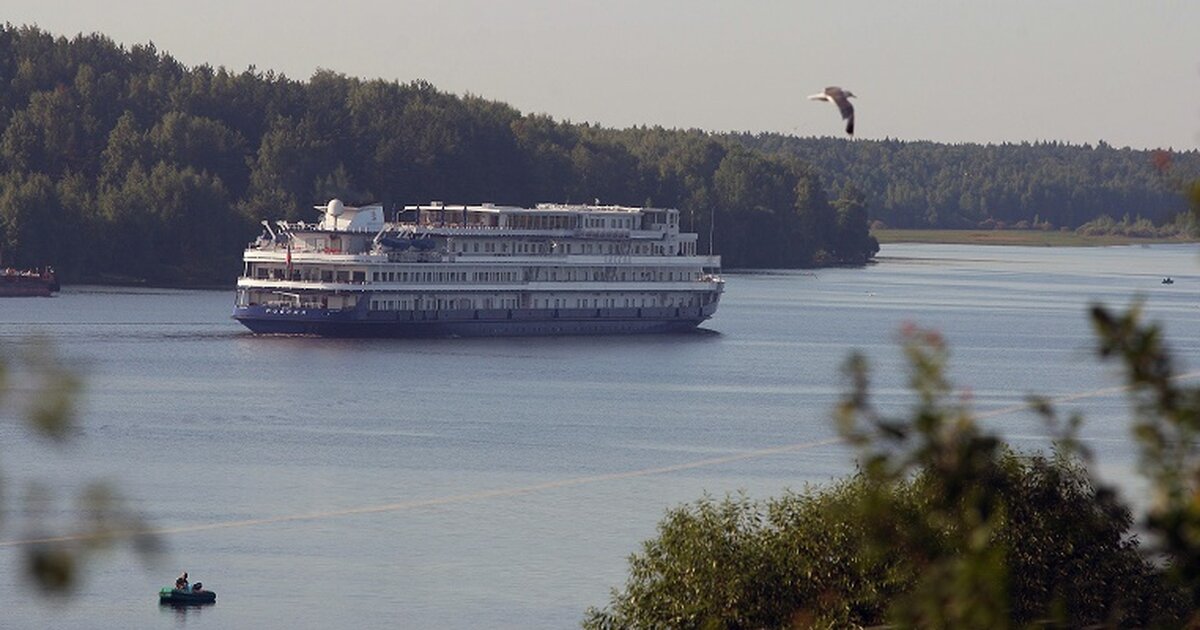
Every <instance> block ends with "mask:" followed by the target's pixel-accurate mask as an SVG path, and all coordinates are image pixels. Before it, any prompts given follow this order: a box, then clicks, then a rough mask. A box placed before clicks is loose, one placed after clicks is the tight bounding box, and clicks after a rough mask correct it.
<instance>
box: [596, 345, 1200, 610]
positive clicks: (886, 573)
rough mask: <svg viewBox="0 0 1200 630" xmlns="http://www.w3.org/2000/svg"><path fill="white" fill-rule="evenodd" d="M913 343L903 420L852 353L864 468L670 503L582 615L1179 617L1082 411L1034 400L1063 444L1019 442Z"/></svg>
mask: <svg viewBox="0 0 1200 630" xmlns="http://www.w3.org/2000/svg"><path fill="white" fill-rule="evenodd" d="M905 339H906V343H905V351H906V354H907V356H908V361H909V366H910V385H911V387H912V389H913V391H914V393H915V394H916V404H915V406H914V408H913V409H912V410H911V412H910V413H909V414H907V415H905V416H903V417H898V418H897V417H888V416H886V415H883V414H881V413H880V412H878V411H877V410H875V409H874V408H873V406H872V405H871V403H870V387H869V382H870V379H869V373H868V370H867V368H866V363H865V361H864V360H863V359H862V357H860V356H854V357H852V358H851V359H850V360H849V361H848V363H847V374H848V376H849V377H850V381H851V384H852V385H851V388H850V391H849V392H848V394H847V395H846V397H845V399H844V401H843V403H842V404H841V405H840V407H839V409H838V414H837V415H838V420H839V425H840V427H841V430H842V434H843V436H844V437H845V439H846V440H847V441H848V442H849V443H850V444H852V445H854V446H855V447H856V448H857V449H858V450H859V453H860V456H859V465H860V470H859V473H858V474H857V475H855V476H854V477H852V478H851V479H848V480H846V481H843V482H840V483H838V484H836V485H834V486H832V487H828V488H823V489H812V488H809V489H808V490H806V492H804V493H802V494H788V495H786V496H784V497H783V498H779V499H772V500H769V501H767V502H765V503H753V502H750V501H748V500H747V499H746V498H744V497H740V498H738V499H726V500H724V501H722V502H716V501H713V500H712V499H704V500H702V501H700V502H698V503H696V504H695V505H691V506H684V507H681V508H677V509H675V510H672V511H671V512H670V513H668V515H667V517H666V518H665V519H664V520H663V521H662V522H661V523H660V524H659V535H658V536H657V537H656V538H655V539H652V540H650V541H648V542H646V543H644V545H643V548H642V551H641V553H639V554H636V555H634V556H633V557H632V558H631V559H630V575H629V578H628V581H627V582H626V585H625V587H624V588H623V589H622V590H620V591H615V592H614V593H613V596H612V601H611V602H610V604H609V606H608V607H607V608H606V609H603V610H598V609H592V610H589V611H588V615H587V618H586V620H585V622H584V625H585V626H587V627H590V628H667V627H670V628H789V627H864V626H877V625H881V624H887V625H890V626H895V627H921V628H1006V627H1023V626H1031V625H1057V626H1066V627H1081V626H1106V627H1147V626H1164V627H1172V626H1176V625H1179V623H1180V622H1181V621H1182V619H1183V618H1184V616H1185V614H1186V613H1185V611H1186V610H1188V601H1187V596H1186V593H1185V591H1184V590H1182V589H1180V588H1179V587H1178V586H1176V585H1175V584H1174V583H1171V582H1169V581H1168V580H1167V576H1166V574H1165V572H1164V571H1163V570H1161V569H1160V568H1159V566H1158V565H1157V564H1155V563H1153V562H1151V561H1150V560H1148V559H1147V558H1146V557H1145V556H1144V555H1143V554H1142V553H1141V550H1140V548H1139V543H1138V539H1137V537H1136V536H1135V535H1133V534H1132V532H1131V531H1130V527H1131V525H1132V523H1133V520H1132V517H1131V515H1130V512H1129V510H1128V509H1127V508H1126V507H1124V506H1123V505H1121V504H1120V503H1119V502H1118V501H1117V500H1116V497H1115V495H1114V494H1113V493H1112V492H1111V491H1110V490H1108V489H1106V488H1102V487H1097V485H1096V484H1095V483H1094V482H1093V481H1092V479H1091V477H1090V475H1089V473H1088V470H1087V467H1086V465H1085V460H1086V453H1085V452H1083V451H1082V450H1081V449H1080V447H1079V445H1078V443H1077V442H1076V441H1075V440H1074V438H1073V431H1074V429H1075V427H1076V426H1077V424H1078V420H1077V419H1076V420H1073V421H1072V422H1069V423H1067V425H1066V426H1065V427H1060V423H1059V422H1058V421H1057V419H1056V418H1055V417H1054V416H1053V413H1052V411H1051V410H1050V409H1049V407H1048V406H1047V405H1045V404H1044V403H1036V401H1035V407H1036V408H1038V409H1039V410H1041V411H1042V412H1043V413H1044V414H1046V417H1047V421H1048V426H1049V427H1050V428H1051V429H1052V430H1054V431H1055V432H1057V433H1059V434H1060V440H1059V449H1058V451H1057V452H1056V453H1055V454H1054V455H1052V456H1049V457H1047V456H1044V455H1040V454H1022V453H1016V452H1013V451H1012V450H1010V449H1009V448H1008V447H1007V446H1006V445H1005V444H1004V443H1003V442H1002V441H1001V440H1000V439H999V438H998V437H996V436H995V435H993V434H991V433H990V432H988V431H986V430H985V429H983V428H982V427H980V426H979V425H978V424H977V423H976V422H975V420H974V419H973V416H972V414H971V412H970V410H969V408H968V407H967V406H966V405H965V404H964V403H963V402H961V401H960V400H958V399H957V398H956V397H955V395H954V390H953V387H952V385H951V384H950V382H949V381H948V380H947V378H946V376H945V368H946V364H947V361H948V352H947V349H946V348H945V346H944V344H943V342H942V339H941V338H940V337H939V336H938V335H937V334H936V333H933V332H930V331H924V330H920V329H916V328H910V329H908V330H907V331H906V333H905ZM1197 522H1200V521H1197ZM1198 566H1200V565H1198Z"/></svg>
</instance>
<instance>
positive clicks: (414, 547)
mask: <svg viewBox="0 0 1200 630" xmlns="http://www.w3.org/2000/svg"><path fill="white" fill-rule="evenodd" d="M1197 253H1198V252H1197V249H1196V248H1195V246H1190V245H1178V246H1176V245H1161V246H1160V245H1155V246H1151V247H1136V246H1135V247H1105V248H1028V247H986V246H958V245H887V246H885V247H884V249H883V251H882V252H881V257H880V261H879V263H878V264H875V265H871V266H869V267H866V268H861V269H827V270H818V271H815V272H803V271H778V272H756V273H736V272H733V273H727V274H726V279H727V290H726V294H725V296H724V298H723V300H722V304H721V307H720V309H719V310H718V313H717V315H716V317H714V318H713V319H712V320H710V321H709V322H706V324H705V325H704V327H703V330H702V331H700V332H698V333H696V334H686V335H668V336H644V337H643V336H630V337H593V338H589V337H563V338H536V339H440V340H328V339H305V338H262V337H254V336H252V335H250V334H248V333H247V332H246V331H245V330H243V329H242V328H241V327H240V326H239V325H238V324H237V323H236V322H234V321H233V320H231V319H230V318H229V313H230V311H231V308H232V303H233V292H232V290H229V291H191V290H155V289H128V288H116V287H100V286H68V287H65V288H64V290H63V291H62V293H61V294H60V295H58V296H57V297H54V298H50V299H44V298H41V299H39V298H23V299H8V300H4V301H2V302H0V343H3V346H0V348H4V349H5V351H7V352H9V353H16V352H21V351H23V350H25V349H28V348H31V347H33V345H34V344H35V341H34V340H35V339H39V338H40V339H43V340H45V339H48V340H50V341H51V342H52V343H53V345H54V347H55V348H56V350H57V352H58V353H59V354H60V355H61V356H63V357H64V358H65V359H66V363H67V364H68V365H70V366H72V367H73V368H74V369H75V370H77V371H78V372H80V373H81V375H82V376H83V378H84V382H85V383H86V389H85V391H84V393H83V394H82V396H81V400H80V403H79V426H78V429H77V431H75V435H74V436H73V438H72V439H71V440H70V441H69V442H68V443H67V444H65V445H62V446H57V445H53V444H49V443H47V442H46V441H45V440H43V439H41V438H38V437H36V436H34V435H32V434H31V433H30V432H29V430H28V428H27V427H25V426H24V424H23V423H21V422H19V421H18V420H17V416H18V414H17V413H15V411H14V405H13V404H9V405H7V406H4V407H2V408H0V414H2V415H0V473H2V474H3V477H2V480H3V482H4V485H3V491H4V493H3V497H4V500H5V501H6V502H7V504H6V505H7V507H8V508H10V511H9V512H8V513H7V514H6V517H5V519H4V520H3V521H0V543H3V546H0V601H2V602H3V613H0V614H2V615H3V622H2V623H3V625H4V626H5V627H15V628H49V627H54V628H95V627H109V628H116V627H131V628H132V627H138V628H149V627H189V628H231V627H240V628H305V627H307V628H331V627H345V628H351V627H354V628H368V627H409V628H478V627H488V628H570V627H575V626H577V625H578V623H579V621H580V619H581V618H582V617H583V614H584V611H585V610H586V608H587V607H588V606H599V605H603V604H605V603H606V601H607V599H608V594H609V589H611V588H613V587H617V586H619V585H620V584H622V583H623V581H624V579H625V575H626V569H627V565H626V561H627V560H626V559H627V557H628V555H629V554H631V553H633V552H635V551H637V549H638V548H639V545H640V543H641V542H642V541H643V540H646V539H648V538H650V537H652V536H653V535H654V533H655V526H656V524H657V522H658V521H659V519H661V517H662V516H663V514H664V512H665V510H667V509H669V508H671V507H673V506H677V505H679V504H682V503H686V502H690V501H694V500H696V499H698V498H700V497H702V496H704V495H705V494H708V495H711V496H715V497H721V496H724V495H726V494H730V493H738V492H745V493H747V494H748V495H749V496H751V497H752V498H766V497H769V496H773V495H777V494H779V493H781V492H783V491H784V490H785V489H787V488H793V489H802V488H803V487H804V484H806V483H816V484H820V483H823V482H827V481H829V480H830V479H834V478H838V477H841V476H844V475H846V474H848V473H850V472H851V471H852V470H853V466H854V464H853V454H852V452H850V451H849V450H848V449H847V448H845V447H843V446H841V445H840V444H838V443H836V441H835V440H833V438H835V437H836V431H835V428H834V426H833V423H832V421H831V409H832V407H833V406H834V404H835V403H836V402H837V400H838V398H839V396H840V395H841V394H842V393H843V392H844V391H845V389H846V382H845V379H844V377H843V376H842V374H841V371H840V369H841V366H842V364H843V362H844V361H845V359H846V357H847V356H848V354H849V353H850V352H851V351H854V350H858V351H861V352H863V353H864V354H865V355H866V356H867V357H868V359H869V360H870V362H871V365H872V369H873V374H874V383H873V393H874V396H875V400H876V402H877V403H878V404H879V405H880V406H881V407H882V408H884V409H887V410H892V411H895V412H897V413H902V412H903V410H904V409H905V408H907V405H908V404H909V403H910V402H911V398H910V395H909V393H908V391H907V389H906V386H905V383H906V380H905V374H904V371H903V361H902V355H901V353H900V351H899V346H898V338H899V330H900V329H901V327H902V326H904V325H905V324H906V323H912V324H917V325H920V326H923V327H929V328H933V329H936V330H938V331H940V332H941V333H942V334H943V335H944V336H945V337H946V339H947V341H948V343H949V344H950V348H951V360H950V376H951V378H952V380H953V381H954V382H955V383H956V384H957V385H958V386H959V388H960V389H961V391H962V395H963V397H964V399H966V400H969V401H970V404H971V405H972V406H973V407H974V408H975V409H976V410H977V411H979V412H980V413H981V414H983V415H984V416H986V419H985V420H983V422H985V423H986V424H988V425H989V426H992V427H995V428H996V429H997V430H998V431H1000V432H1002V433H1003V434H1004V435H1005V436H1006V437H1008V439H1009V440H1010V441H1012V442H1013V443H1014V444H1015V445H1016V446H1017V447H1019V448H1024V449H1035V448H1045V447H1046V446H1047V445H1048V442H1047V437H1046V436H1047V431H1046V429H1045V428H1044V427H1043V426H1042V424H1041V422H1040V420H1038V419H1037V418H1036V417H1034V416H1033V415H1032V414H1031V413H1028V412H1010V413H994V412H996V411H997V410H1002V409H1005V408H1007V407H1010V406H1013V405H1017V404H1019V403H1021V402H1022V401H1024V400H1025V399H1026V396H1027V395H1029V394H1034V393H1036V394H1042V395H1045V396H1049V397H1064V396H1073V395H1077V394H1081V393H1082V394H1087V395H1085V396H1083V397H1080V398H1078V399H1076V400H1073V401H1070V402H1064V403H1062V404H1061V405H1060V407H1061V409H1062V411H1064V412H1070V411H1081V412H1083V413H1084V414H1085V415H1086V417H1087V423H1086V424H1085V428H1084V436H1085V438H1086V442H1087V444H1088V445H1089V446H1091V447H1092V448H1093V449H1094V450H1095V451H1096V453H1097V458H1098V464H1099V468H1100V472H1101V474H1102V475H1103V476H1105V477H1106V478H1109V479H1112V480H1114V481H1116V482H1117V483H1118V484H1120V485H1121V486H1122V487H1123V488H1125V489H1126V491H1127V492H1130V491H1132V492H1131V494H1135V495H1136V494H1137V492H1136V489H1137V488H1138V482H1137V481H1136V475H1135V474H1134V454H1133V450H1132V446H1131V441H1130V439H1129V431H1128V417H1129V413H1128V406H1127V404H1126V401H1125V399H1124V398H1123V397H1122V396H1120V395H1114V394H1112V393H1111V392H1110V393H1096V392H1099V390H1103V389H1105V388H1111V387H1113V386H1114V385H1118V384H1120V376H1119V373H1118V372H1117V371H1116V370H1115V369H1114V367H1113V366H1107V365H1102V364H1100V363H1098V362H1097V361H1096V360H1095V358H1094V357H1095V351H1094V338H1093V335H1092V332H1091V328H1090V325H1089V323H1088V321H1087V318H1086V310H1087V307H1088V305H1089V304H1091V303H1093V302H1096V301H1100V302H1104V303H1106V304H1109V305H1112V306H1117V307H1126V306H1128V305H1129V304H1131V303H1132V302H1133V300H1135V299H1138V300H1141V301H1142V302H1143V303H1144V306H1143V308H1144V310H1145V312H1146V314H1147V316H1148V318H1149V319H1151V320H1154V321H1159V322H1162V323H1163V324H1164V325H1165V327H1166V330H1167V338H1168V340H1169V342H1170V344H1171V346H1172V348H1173V349H1174V350H1175V351H1176V353H1177V354H1178V355H1179V357H1180V359H1181V363H1182V366H1183V369H1184V370H1185V371H1186V370H1187V369H1188V367H1187V366H1189V365H1190V366H1193V368H1194V366H1196V365H1197V364H1200V327H1197V326H1196V322H1197V319H1198V317H1200V295H1198V294H1197V287H1200V258H1198V256H1197ZM1165 276H1171V277H1172V278H1173V279H1174V284H1171V285H1164V284H1161V282H1160V281H1161V279H1162V278H1163V277H1165ZM10 402H11V401H10ZM782 447H788V448H782ZM97 479H99V480H106V481H108V482H110V483H111V484H112V485H113V486H114V487H117V488H119V490H120V492H121V494H122V495H123V496H124V497H126V499H127V505H128V506H129V507H130V508H131V509H133V510H135V511H136V512H138V513H139V514H142V515H143V516H144V517H145V518H146V519H147V521H148V522H149V523H151V524H152V526H153V527H154V528H156V529H158V530H160V531H161V532H163V533H162V534H161V540H162V542H163V543H164V545H165V552H164V553H163V555H162V556H161V557H159V558H158V559H157V560H155V561H153V562H151V563H149V564H147V563H144V562H143V561H142V559H141V558H140V557H139V556H138V555H136V554H134V553H132V552H131V551H129V550H128V549H127V548H125V547H120V548H117V549H115V550H113V551H110V552H108V553H105V554H102V555H99V556H97V557H95V558H94V560H93V561H91V562H89V563H88V564H87V565H85V567H84V578H85V579H84V581H83V583H82V585H81V587H80V589H79V590H78V591H77V592H76V593H75V594H74V596H72V597H71V598H70V599H69V600H66V601H49V600H45V599H43V598H40V597H39V596H37V594H36V593H34V592H32V591H31V589H30V587H29V586H27V585H26V584H25V583H24V581H23V580H22V579H21V577H20V576H21V565H20V559H21V557H22V556H21V550H22V545H21V544H19V543H20V541H21V540H24V539H26V538H27V537H29V536H31V535H36V534H38V533H40V532H39V531H37V530H34V529H32V528H31V526H30V525H29V524H28V522H27V521H26V520H24V518H23V517H22V516H21V515H20V514H18V513H15V510H16V509H17V508H18V507H19V506H20V505H21V503H20V501H19V499H20V497H21V496H22V494H23V493H24V492H25V489H26V488H28V487H29V484H31V483H34V482H40V483H42V484H44V485H45V486H46V487H48V488H50V489H52V490H53V492H54V496H55V499H54V500H53V501H52V502H51V503H49V504H48V505H46V506H45V509H46V513H47V514H48V515H49V516H50V517H61V516H64V515H69V514H70V512H71V507H70V503H69V501H68V499H69V498H70V496H71V495H72V493H73V492H76V491H78V490H79V489H81V488H82V487H83V484H84V483H86V482H88V481H91V480H97ZM183 570H187V571H189V573H190V574H191V577H192V579H193V580H201V581H203V582H204V583H205V584H206V585H207V586H208V587H209V588H211V589H213V590H215V591H217V593H218V601H217V604H216V605H215V606H211V607H207V608H196V609H184V610H174V609H170V608H160V607H159V606H158V605H157V601H156V593H157V591H158V589H159V588H160V587H161V586H165V585H168V584H169V583H170V582H172V581H173V580H174V578H175V576H176V575H178V573H179V572H180V571H183Z"/></svg>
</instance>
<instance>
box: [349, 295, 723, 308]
mask: <svg viewBox="0 0 1200 630" xmlns="http://www.w3.org/2000/svg"><path fill="white" fill-rule="evenodd" d="M710 301H711V299H710V298H709V297H708V296H701V295H678V296H676V295H670V296H666V297H661V298H660V297H648V298H645V297H644V298H629V297H626V298H617V297H610V298H597V297H592V298H586V297H582V298H534V299H532V300H530V306H529V308H621V307H624V308H647V307H668V308H675V307H695V306H702V305H704V304H707V303H709V302H710ZM493 308H517V300H516V299H515V298H492V297H477V298H444V299H443V298H421V297H415V298H397V299H385V298H372V299H371V310H373V311H410V310H435V309H436V310H448V309H458V310H473V309H493Z"/></svg>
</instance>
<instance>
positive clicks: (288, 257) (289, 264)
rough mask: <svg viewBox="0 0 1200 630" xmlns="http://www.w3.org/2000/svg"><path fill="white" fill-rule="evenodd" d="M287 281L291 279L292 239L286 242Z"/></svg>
mask: <svg viewBox="0 0 1200 630" xmlns="http://www.w3.org/2000/svg"><path fill="white" fill-rule="evenodd" d="M287 279H288V280H291V279H292V239H290V238H289V239H288V242H287Z"/></svg>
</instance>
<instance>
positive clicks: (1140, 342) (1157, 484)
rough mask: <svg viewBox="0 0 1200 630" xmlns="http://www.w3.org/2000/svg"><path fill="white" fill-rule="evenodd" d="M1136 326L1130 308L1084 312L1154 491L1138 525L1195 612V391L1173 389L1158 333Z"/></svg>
mask: <svg viewBox="0 0 1200 630" xmlns="http://www.w3.org/2000/svg"><path fill="white" fill-rule="evenodd" d="M1140 319H1141V316H1140V312H1139V309H1138V308H1134V309H1131V310H1130V311H1129V312H1127V313H1113V312H1111V311H1109V310H1108V309H1106V308H1103V307H1100V306H1096V307H1094V308H1093V310H1092V322H1093V323H1094V324H1095V326H1096V329H1097V331H1098V334H1099V336H1100V342H1101V343H1100V354H1101V356H1102V357H1106V358H1109V359H1116V360H1120V361H1121V363H1122V364H1123V366H1124V369H1125V371H1126V374H1127V378H1128V380H1129V383H1130V385H1131V387H1132V393H1131V396H1132V398H1133V402H1134V414H1135V416H1134V425H1133V433H1134V436H1135V437H1136V438H1137V441H1138V444H1139V447H1140V449H1141V453H1140V454H1141V457H1140V465H1141V470H1142V473H1143V474H1144V475H1145V476H1146V477H1147V478H1148V479H1149V480H1150V482H1151V483H1152V484H1153V488H1154V493H1153V495H1152V503H1151V505H1150V508H1149V509H1148V511H1147V514H1146V516H1145V520H1144V523H1143V526H1144V527H1145V528H1146V530H1147V531H1148V532H1150V533H1151V534H1152V535H1153V536H1154V540H1155V541H1156V545H1155V548H1156V549H1157V550H1158V551H1159V552H1160V553H1162V554H1163V555H1164V556H1165V557H1166V558H1167V559H1168V560H1169V565H1168V566H1169V569H1170V573H1171V575H1172V576H1173V577H1174V578H1175V579H1176V580H1177V581H1178V582H1179V583H1180V584H1182V585H1183V586H1184V587H1185V588H1186V589H1187V591H1188V594H1189V596H1190V600H1191V605H1192V608H1193V610H1200V387H1195V386H1191V387H1188V386H1185V385H1183V384H1181V383H1180V382H1179V375H1178V373H1177V372H1176V369H1175V365H1174V364H1175V361H1174V359H1173V358H1172V356H1171V354H1170V352H1169V351H1168V350H1167V348H1166V346H1165V345H1164V343H1163V339H1162V331H1161V329H1160V328H1159V327H1158V326H1155V325H1143V324H1142V323H1141V321H1140ZM1191 622H1192V624H1193V625H1194V624H1196V623H1200V613H1196V615H1195V616H1193V618H1192V619H1191Z"/></svg>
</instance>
